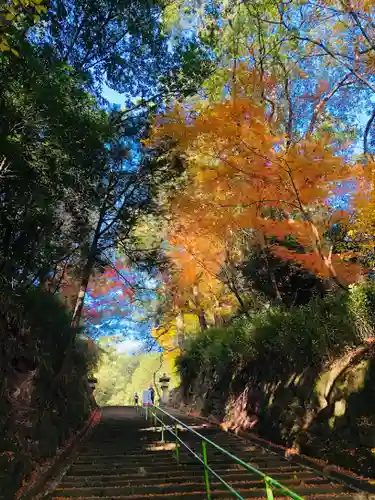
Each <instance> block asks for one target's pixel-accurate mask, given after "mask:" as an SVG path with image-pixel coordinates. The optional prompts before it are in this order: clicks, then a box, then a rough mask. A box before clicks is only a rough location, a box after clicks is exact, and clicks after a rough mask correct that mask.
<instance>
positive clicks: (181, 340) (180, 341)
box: [176, 311, 185, 349]
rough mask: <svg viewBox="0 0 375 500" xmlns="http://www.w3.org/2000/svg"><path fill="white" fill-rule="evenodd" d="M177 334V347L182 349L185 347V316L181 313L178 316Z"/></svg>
mask: <svg viewBox="0 0 375 500" xmlns="http://www.w3.org/2000/svg"><path fill="white" fill-rule="evenodd" d="M176 333H177V345H178V347H179V348H180V349H183V347H184V341H185V335H184V315H183V314H182V312H181V311H178V313H177V316H176Z"/></svg>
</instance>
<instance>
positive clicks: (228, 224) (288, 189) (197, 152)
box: [151, 72, 361, 286]
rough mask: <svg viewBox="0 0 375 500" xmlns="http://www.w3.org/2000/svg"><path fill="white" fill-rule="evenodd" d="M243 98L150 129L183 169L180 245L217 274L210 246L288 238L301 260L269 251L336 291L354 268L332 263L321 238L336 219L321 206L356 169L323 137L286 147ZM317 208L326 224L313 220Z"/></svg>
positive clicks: (195, 107)
mask: <svg viewBox="0 0 375 500" xmlns="http://www.w3.org/2000/svg"><path fill="white" fill-rule="evenodd" d="M249 73H251V72H249ZM250 80H251V77H249V79H248V81H250ZM245 94H246V92H245V91H244V90H243V89H242V90H241V89H237V91H236V95H235V97H234V98H232V99H227V100H225V101H223V102H220V103H213V104H207V103H202V102H197V103H193V104H189V105H181V104H176V106H175V107H174V108H173V109H172V110H171V111H170V112H169V113H167V114H166V115H164V116H163V117H161V118H159V119H158V120H157V123H156V125H155V127H154V133H153V138H152V141H151V142H158V141H163V140H164V138H166V137H167V138H169V139H172V140H173V141H174V142H175V144H176V146H175V150H176V152H177V153H178V154H180V155H181V156H183V157H184V158H185V160H186V163H187V166H188V176H189V180H190V183H189V185H188V187H187V188H186V190H185V192H184V194H183V195H181V196H179V197H178V199H177V200H176V201H175V204H174V208H173V215H174V220H175V221H184V222H183V224H182V226H183V227H184V231H183V235H184V238H185V239H186V238H187V235H189V234H194V235H195V236H194V240H195V242H196V244H198V243H199V244H198V247H199V249H200V250H199V252H198V250H197V249H195V252H196V253H200V254H201V255H202V254H204V255H205V256H206V257H205V260H206V261H207V259H208V262H209V265H210V266H211V265H215V266H220V264H222V263H223V259H224V252H223V251H221V252H216V248H215V247H214V246H212V245H210V250H209V252H208V251H207V252H206V250H205V248H204V247H205V245H206V246H207V242H208V241H215V242H217V241H230V239H231V238H233V236H234V235H235V234H236V232H237V231H238V230H241V229H245V228H246V229H249V228H250V229H253V230H254V231H255V232H256V233H257V234H259V235H260V241H261V242H262V241H263V244H264V241H266V239H267V238H269V237H277V238H278V240H279V241H280V240H283V239H285V238H290V237H292V238H293V239H294V241H295V242H296V243H297V244H298V245H299V246H300V247H302V248H303V252H299V253H296V252H295V251H292V250H289V249H287V248H286V247H281V246H277V247H274V248H273V249H274V251H275V252H276V253H278V254H279V255H281V256H282V257H283V258H285V259H291V260H295V261H297V262H299V263H300V264H302V265H303V266H305V267H306V268H308V269H309V270H312V271H313V272H315V273H317V274H318V275H320V276H321V277H330V278H332V279H334V280H335V281H336V282H337V283H338V284H340V285H343V286H345V285H347V284H348V283H351V282H354V281H356V280H357V278H358V276H359V274H360V273H361V268H360V266H358V265H354V264H351V263H348V262H346V261H345V259H343V258H342V256H340V255H333V254H332V248H330V246H329V245H327V243H326V240H325V239H324V233H325V232H326V231H327V229H329V224H332V219H331V216H332V215H334V210H333V209H331V208H330V207H329V206H328V205H327V204H326V201H327V199H329V198H330V197H331V196H332V194H333V193H334V191H335V189H336V186H337V185H338V184H339V183H345V182H346V181H349V180H351V179H352V178H353V176H356V175H358V167H354V166H351V165H350V164H348V163H347V162H345V160H344V159H343V158H342V156H339V155H338V154H337V151H335V149H334V148H333V146H332V145H331V138H330V137H329V136H328V135H325V136H321V137H320V138H319V140H317V139H314V138H308V139H305V140H300V141H299V142H295V143H292V144H291V143H290V141H289V140H288V138H287V137H286V136H285V135H283V134H281V133H277V131H275V130H274V129H272V128H271V125H270V124H269V122H268V120H267V117H266V115H265V109H264V107H263V106H261V105H260V104H259V100H258V98H257V95H256V94H254V95H255V97H248V96H245ZM322 207H324V212H325V213H326V217H325V218H324V219H325V220H322V218H321V216H320V215H318V216H317V214H319V213H320V212H321V208H322ZM341 215H342V214H341ZM341 215H340V217H341ZM340 217H339V218H340ZM336 222H337V221H336ZM175 224H176V222H175ZM177 227H178V222H177ZM198 228H199V229H198ZM177 231H180V232H179V233H178V232H176V231H175V234H180V235H181V234H182V231H181V230H177ZM197 234H200V235H201V238H199V237H198V238H197ZM180 237H181V236H180ZM199 240H200V241H199ZM182 246H184V245H182ZM212 252H213V253H212ZM208 255H210V257H207V256H208ZM212 256H214V258H212ZM213 262H215V264H213ZM184 272H186V271H184Z"/></svg>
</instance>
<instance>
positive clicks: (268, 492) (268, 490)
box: [264, 478, 274, 500]
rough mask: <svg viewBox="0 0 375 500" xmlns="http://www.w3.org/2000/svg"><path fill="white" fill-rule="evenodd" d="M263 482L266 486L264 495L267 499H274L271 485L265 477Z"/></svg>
mask: <svg viewBox="0 0 375 500" xmlns="http://www.w3.org/2000/svg"><path fill="white" fill-rule="evenodd" d="M264 484H265V487H266V495H267V500H274V498H273V491H272V487H271V485H270V484H269V482H268V479H267V478H266V479H265V480H264Z"/></svg>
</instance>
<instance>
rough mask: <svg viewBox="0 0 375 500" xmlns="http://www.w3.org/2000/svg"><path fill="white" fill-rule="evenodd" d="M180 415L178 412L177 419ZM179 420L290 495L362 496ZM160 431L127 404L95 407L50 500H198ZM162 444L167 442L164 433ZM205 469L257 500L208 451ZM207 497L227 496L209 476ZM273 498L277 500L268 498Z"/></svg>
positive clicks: (251, 486) (321, 499) (195, 485)
mask: <svg viewBox="0 0 375 500" xmlns="http://www.w3.org/2000/svg"><path fill="white" fill-rule="evenodd" d="M178 418H181V415H180V414H179V415H178ZM183 421H184V422H185V423H187V424H188V425H190V426H192V427H193V428H195V429H196V430H198V432H200V433H201V434H203V435H205V436H206V437H208V438H209V439H211V440H212V441H214V442H215V443H217V444H218V445H220V446H222V447H223V448H226V449H227V450H228V451H230V452H231V453H233V454H235V455H237V456H238V457H239V458H241V459H243V460H245V461H246V462H248V463H251V464H253V465H255V466H256V467H257V468H259V469H261V470H262V471H263V472H265V473H266V474H268V475H270V476H272V477H273V478H274V479H277V480H278V481H279V482H280V483H282V484H284V485H285V486H288V487H289V488H290V489H292V490H293V491H294V492H296V493H297V494H299V495H301V496H303V497H304V498H308V499H316V500H329V499H332V500H333V499H338V500H349V499H360V498H366V497H365V496H361V495H358V494H357V493H355V492H353V491H351V490H349V488H348V487H347V486H345V485H341V484H336V483H332V482H330V480H329V479H327V478H325V477H323V476H321V475H319V474H318V473H317V472H316V471H314V470H312V469H308V468H306V467H303V466H300V465H296V464H292V463H290V462H288V460H286V459H284V458H283V457H280V456H279V455H276V454H273V453H271V452H269V451H266V450H264V449H262V448H261V447H260V446H257V445H253V444H252V443H249V442H247V441H245V440H243V439H240V438H237V437H236V436H234V435H232V434H228V433H225V432H222V431H221V430H220V429H218V428H217V427H216V426H214V425H210V424H204V423H202V422H201V421H198V420H196V419H195V420H194V418H189V417H184V418H183ZM181 437H182V438H183V439H184V441H186V442H187V443H188V444H189V446H190V447H192V448H193V449H194V450H196V451H197V452H198V453H200V442H199V439H198V438H197V437H195V436H194V435H191V434H189V433H187V432H181ZM160 438H161V434H160V430H158V429H156V431H155V429H154V427H153V424H152V423H150V422H146V421H145V418H144V416H143V415H141V414H140V413H138V412H137V411H136V410H135V409H134V408H130V407H112V408H104V409H103V418H102V422H101V423H100V424H99V426H98V427H97V429H96V431H95V432H94V434H93V435H92V436H91V438H90V439H89V441H88V442H86V443H84V444H83V446H82V448H81V450H80V452H79V455H78V456H77V458H76V459H75V461H74V462H73V464H72V465H71V467H70V468H69V469H68V471H67V473H66V475H65V476H64V477H63V479H62V481H61V482H60V484H59V486H58V487H57V488H56V490H55V491H54V492H53V493H52V494H51V495H50V496H49V499H50V500H66V499H67V498H70V499H81V500H98V499H99V498H100V499H102V500H125V499H127V500H140V499H145V498H150V497H152V498H155V499H158V498H163V499H181V500H185V499H186V500H188V499H200V500H202V499H204V498H206V493H205V488H204V481H203V470H202V467H201V465H199V464H197V463H196V461H194V459H193V458H192V457H191V455H189V454H188V452H187V451H183V449H181V459H180V465H178V464H177V462H176V458H175V456H174V450H175V445H174V443H173V442H169V443H168V442H167V443H165V444H163V443H161V441H160ZM166 439H167V440H168V439H170V438H169V437H168V436H166ZM208 456H209V464H210V466H211V467H212V468H213V469H214V470H215V471H216V472H218V473H219V474H220V475H221V476H222V477H223V478H224V479H225V480H226V481H227V482H228V483H229V484H231V486H232V487H233V488H235V489H236V490H237V491H238V492H239V493H240V494H241V495H242V496H243V497H244V498H265V492H264V487H263V484H262V482H261V481H259V479H258V478H257V476H253V475H252V474H250V473H249V472H247V471H245V470H244V469H242V468H241V467H240V466H238V465H236V464H234V463H232V462H231V461H230V459H228V458H226V457H225V456H223V455H222V454H219V453H217V452H215V451H214V450H212V449H210V448H208ZM211 491H212V500H214V499H216V498H226V499H229V498H233V496H231V495H230V493H229V492H228V491H227V490H225V489H224V487H223V486H222V485H221V483H220V482H218V481H217V480H216V479H215V478H212V480H211ZM275 498H278V496H277V495H275Z"/></svg>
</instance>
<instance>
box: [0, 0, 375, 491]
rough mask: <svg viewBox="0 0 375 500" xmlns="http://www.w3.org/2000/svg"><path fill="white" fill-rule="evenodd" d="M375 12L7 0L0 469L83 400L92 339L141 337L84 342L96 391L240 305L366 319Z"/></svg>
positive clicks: (285, 321) (254, 328) (0, 134)
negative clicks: (121, 346)
mask: <svg viewBox="0 0 375 500" xmlns="http://www.w3.org/2000/svg"><path fill="white" fill-rule="evenodd" d="M374 16H375V12H374V9H373V5H372V3H371V2H370V1H367V0H358V1H356V2H354V1H351V0H337V1H336V0H325V1H322V2H315V1H314V0H303V1H299V0H295V1H291V2H288V3H285V2H283V1H278V0H256V1H248V0H242V1H238V0H227V1H225V2H219V1H217V0H203V1H196V0H183V1H182V0H175V1H168V0H166V1H165V0H155V1H152V2H149V1H144V0H137V1H130V0H103V1H102V0H100V1H98V0H93V1H90V2H84V1H81V0H51V1H50V2H46V1H44V0H7V1H6V2H3V4H2V6H1V8H0V112H1V124H0V209H1V210H0V277H1V280H0V297H2V298H3V299H2V301H1V304H0V305H1V308H0V309H1V311H0V313H1V314H0V321H1V324H2V330H1V335H2V342H1V352H0V366H1V370H2V375H3V376H2V378H1V380H2V381H1V394H2V396H3V398H4V400H5V401H6V403H5V404H4V405H3V409H4V410H1V412H0V423H1V426H2V429H3V432H2V435H4V436H5V438H4V439H5V442H6V445H4V446H6V447H7V448H9V449H8V451H10V452H11V453H13V454H16V455H17V461H19V462H20V463H21V465H20V466H19V467H18V465H17V464H18V462H17V461H16V462H13V461H12V460H10V461H8V462H9V463H8V462H7V466H9V464H11V466H12V467H13V466H14V467H15V468H17V467H18V468H17V470H19V471H24V470H25V469H28V468H30V467H31V465H30V464H32V463H34V461H35V460H36V461H38V460H41V459H42V458H43V457H45V456H49V455H51V454H53V453H54V452H55V450H56V449H57V448H58V447H59V446H60V445H61V444H62V443H63V442H65V440H66V439H68V437H69V435H70V434H71V433H72V432H74V431H75V430H76V429H77V428H78V427H79V425H80V424H81V423H82V421H84V419H85V418H86V417H87V415H88V413H89V411H90V409H91V408H92V406H93V405H94V402H93V399H92V397H90V393H89V391H88V387H87V377H88V376H90V375H92V374H93V373H94V372H95V363H97V361H98V358H99V357H100V356H99V349H98V340H99V339H100V337H102V336H103V335H109V336H110V335H117V336H119V337H121V338H122V339H124V338H126V337H128V338H129V337H131V338H133V339H137V340H141V341H142V342H143V344H144V346H145V350H148V351H150V354H147V355H146V354H142V355H139V356H140V357H139V356H138V357H135V358H127V357H124V356H122V355H118V354H116V353H114V352H113V351H110V352H107V353H106V354H102V363H104V364H103V365H102V368H98V370H99V373H101V377H102V380H101V382H100V385H99V387H100V390H99V393H100V396H99V395H98V398H99V399H100V398H102V399H101V401H103V402H104V401H105V402H106V403H108V402H110V401H115V399H113V398H116V397H117V396H118V398H119V399H117V400H116V401H120V400H121V402H124V401H127V400H128V399H127V398H128V394H129V393H130V392H129V391H133V390H138V391H140V390H141V387H138V386H140V385H143V384H144V383H146V381H145V380H143V379H142V380H141V378H139V380H138V375H137V373H138V372H137V369H138V367H140V366H141V365H142V366H145V367H146V366H147V369H146V368H145V369H144V375H145V377H146V378H150V374H151V372H152V371H153V370H154V373H155V370H156V368H157V367H156V366H155V364H156V360H157V358H158V357H159V356H160V354H159V351H162V352H163V356H162V358H163V362H164V363H166V364H168V369H167V368H166V370H167V371H168V372H169V373H171V374H173V373H174V372H173V370H174V368H173V364H174V362H175V360H176V359H179V361H178V363H179V367H180V372H181V370H182V369H183V367H184V364H183V362H181V360H183V359H184V357H183V356H184V354H185V353H186V349H187V348H189V346H193V347H194V345H200V344H199V342H200V341H201V340H200V339H202V338H203V340H202V342H203V344H204V345H205V346H206V347H207V346H210V345H211V346H212V352H211V354H210V355H207V356H206V358H205V362H206V364H207V365H211V364H212V363H213V361H212V360H218V359H219V360H220V355H219V354H218V351H217V350H216V349H219V350H220V349H221V347H220V346H219V347H218V345H217V343H215V341H214V342H212V343H210V342H211V340H212V338H213V337H212V335H213V334H214V332H215V331H216V332H221V333H220V334H219V333H218V338H219V337H220V335H222V337H220V338H221V339H222V342H221V341H220V342H219V344H220V345H224V346H226V348H228V349H229V348H230V349H232V348H231V347H230V346H231V345H232V343H231V342H232V341H231V339H230V337H231V335H232V336H233V335H236V332H237V331H239V330H240V329H241V328H242V326H241V325H243V322H245V324H246V325H247V327H246V328H245V329H247V328H248V330H246V331H247V334H249V335H250V337H251V336H252V335H253V333H252V332H259V331H267V332H268V333H269V335H271V333H270V332H271V331H272V332H274V333H275V331H282V332H284V333H285V338H288V334H289V333H290V330H291V329H293V325H298V328H299V329H300V325H301V324H302V320H301V318H303V317H305V316H304V315H305V314H309V311H313V314H315V315H316V316H317V317H318V316H319V315H321V317H322V318H325V314H326V312H327V311H330V314H331V319H332V318H336V319H337V318H338V316H340V318H344V317H345V318H347V322H352V321H354V323H355V325H354V326H353V325H352V326H353V329H352V330H350V331H353V332H355V335H357V333H358V332H359V333H358V337H356V342H357V341H358V342H359V340H358V339H362V340H363V339H364V338H366V337H369V336H371V335H372V319H371V314H370V313H368V308H367V306H368V304H369V303H371V300H372V299H371V300H370V298H371V297H372V295H371V293H370V292H369V288H368V287H370V288H371V284H372V281H373V267H374V264H375V257H374V242H375V239H374V235H375V216H374V214H375V199H374V189H373V182H374V173H375V163H374V155H375V149H374V148H375V133H374V132H375V111H374V95H375V77H374V71H373V70H374V62H375V31H374ZM106 89H110V90H111V91H112V92H116V93H117V94H116V95H118V96H120V98H121V99H120V98H119V99H120V100H121V101H122V102H123V106H114V105H112V103H111V102H108V100H106V99H105V97H103V96H104V95H105V91H106ZM353 294H354V297H360V299H361V300H358V301H357V302H358V304H362V305H363V308H362V309H361V308H360V309H355V310H353V307H354V306H353V299H352V297H353ZM333 296H337V297H338V299H337V300H338V303H337V302H335V301H332V300H333V299H332V297H333ZM369 297H370V298H369ZM365 306H366V307H365ZM361 307H362V306H361ZM344 310H345V311H346V312H345V314H343V311H344ZM306 311H307V312H306ZM361 311H362V312H361ZM364 311H366V314H365V312H364ZM362 313H363V314H362ZM361 314H362V316H361ZM365 316H366V317H365ZM275 318H276V319H275ZM296 318H297V319H296ZM298 318H299V319H298ZM353 318H354V320H353ZM294 321H296V323H294ZM332 321H333V319H332ZM345 321H346V320H345ZM275 322H276V323H275ZM275 324H278V325H281V324H282V325H283V326H282V327H281V326H280V328H279V327H277V328H274V326H272V325H275ZM318 324H324V321H322V322H321V323H319V322H316V325H318ZM334 324H335V325H337V331H340V329H345V326H344V324H343V322H340V321H338V322H337V323H335V322H334ZM233 325H234V326H233ZM259 325H260V326H261V327H260V326H259ZM270 325H271V326H270ZM213 327H215V328H213ZM259 328H260V329H259ZM263 328H264V329H265V330H263ZM316 328H318V327H316ZM335 328H336V327H335ZM209 329H211V330H210V332H211V333H210V334H209V335H208V336H207V337H204V336H203V337H202V332H206V331H207V330H209ZM335 331H336V330H335ZM30 332H31V333H30ZM249 332H250V333H249ZM288 332H289V333H288ZM274 333H272V335H273V334H274ZM247 334H246V335H247ZM310 334H311V335H310ZM310 334H309V335H310V336H309V338H310V339H312V340H311V342H312V344H311V346H314V345H315V346H316V345H318V346H322V345H323V344H321V343H319V342H320V341H319V342H318V341H317V342H315V344H314V341H313V339H314V338H315V337H314V335H318V333H317V330H314V328H312V329H311V331H310ZM238 335H239V338H240V337H241V336H240V334H238ZM254 335H255V333H254ZM272 335H271V337H272ZM319 335H320V333H319ZM353 335H354V333H353ZM228 336H229V337H228ZM245 337H246V339H248V337H247V336H245ZM251 338H252V337H251ZM285 338H284V340H285ZM319 338H325V337H324V335H320V337H319ZM335 338H336V337H335ZM197 339H198V340H197ZM207 339H209V340H207ZM210 339H211V340H210ZM258 340H259V339H258ZM284 340H283V342H284ZM300 340H301V339H300ZM195 342H197V343H196V344H195ZM301 342H302V340H301ZM248 344H249V345H250V344H251V342H250V341H249V342H248ZM263 344H264V345H265V346H266V345H268V344H267V342H263ZM263 344H262V345H263ZM235 345H237V344H236V343H235ZM283 345H284V344H283ZM285 345H287V344H285ZM309 345H310V344H309ZM228 346H229V347H228ZM311 346H310V347H311ZM258 347H259V345H258V344H257V349H258ZM223 349H224V348H223ZM236 349H237V347H236V348H233V349H232V351H231V352H232V353H234V352H237V351H236ZM309 349H310V348H309ZM311 349H312V350H313V351H314V349H315V347H314V349H313V347H311ZM203 350H204V349H202V351H203ZM322 350H323V351H324V353H325V354H322V353H320V354H321V356H322V357H324V356H329V355H330V354H329V353H331V352H335V353H336V352H337V351H336V350H335V349H332V351H331V350H330V349H328V348H327V349H326V348H325V347H322ZM153 351H156V353H155V352H153ZM224 351H225V349H224V350H221V351H220V352H224ZM225 352H226V351H225ZM254 352H262V350H261V348H260V347H259V350H258V351H257V350H254V349H253V350H252V353H254ZM327 353H328V354H327ZM181 354H182V357H181ZM315 354H316V353H315V351H314V356H315ZM211 355H212V356H211ZM306 356H307V359H312V358H313V357H314V356H312V354H311V352H310V351H309V352H308V353H307V354H306ZM311 356H312V357H311ZM316 356H318V354H316ZM319 359H320V358H319ZM103 360H104V361H103ZM185 360H186V359H185ZM189 366H190V368H189V367H188V368H186V366H185V368H186V369H187V371H189V370H190V369H191V367H192V366H193V365H189ZM103 367H104V368H103ZM132 367H134V370H133V368H132ZM116 370H117V371H116ZM120 371H123V372H124V374H123V377H125V378H124V379H121V384H122V386H121V387H117V386H113V387H112V386H111V384H110V381H109V380H108V379H109V378H110V377H109V374H110V373H113V374H115V373H118V372H120ZM139 372H140V373H139V377H140V375H141V372H143V370H141V369H140V370H139ZM130 373H131V376H130ZM146 374H147V375H146ZM74 376H76V377H78V378H79V380H80V381H81V382H80V383H79V384H76V385H74ZM173 376H174V375H173ZM126 377H127V378H126ZM133 379H134V380H133ZM119 381H120V378H119ZM149 382H150V381H147V383H149ZM107 383H108V384H109V386H108V387H107V386H106V384H107ZM20 387H22V390H21V389H20ZM135 387H137V389H135ZM99 393H98V394H99ZM41 394H43V397H41V396H40V395H41ZM70 397H72V398H73V399H75V400H76V401H79V404H78V405H77V406H76V407H77V408H79V410H77V414H74V411H73V410H72V405H67V406H66V405H65V406H64V405H63V404H62V402H64V404H65V403H66V401H67V400H68V399H69V398H70ZM67 408H69V409H67ZM69 412H70V413H69ZM59 419H60V420H64V419H65V421H66V422H68V421H69V425H68V424H67V427H66V428H64V430H63V432H60V431H58V432H57V434H56V432H55V431H53V429H56V428H57V427H56V425H55V424H56V421H59ZM21 424H22V425H21ZM17 425H18V429H19V430H18V431H17V432H16V431H15V428H16V427H17ZM47 427H48V428H49V429H50V432H51V434H53V433H54V432H55V434H54V439H55V441H53V440H50V441H49V445H50V447H48V446H47V445H46V449H43V452H42V451H41V448H43V446H42V445H40V447H39V448H38V446H36V445H35V443H36V442H37V441H38V440H39V437H40V436H39V434H38V433H39V430H40V429H41V428H43V429H45V428H47ZM30 428H31V429H33V431H32V432H31V434H32V435H30V432H29V430H28V429H30ZM9 436H12V438H9ZM14 436H16V437H14ZM33 443H34V444H33ZM7 456H8V455H7ZM9 456H13V455H9ZM25 456H27V457H28V458H27V459H26V458H24V457H25ZM22 457H23V458H22ZM4 460H7V459H6V458H4ZM14 464H16V465H14ZM25 464H26V465H25ZM21 476H22V472H20V473H19V479H20V481H21ZM17 477H18V476H17ZM17 481H18V480H16V481H15V484H16V483H17ZM7 495H8V493H7ZM7 495H5V496H7ZM8 497H9V495H8Z"/></svg>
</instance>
